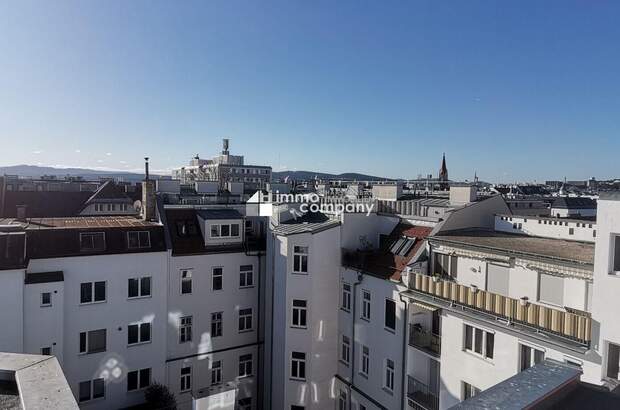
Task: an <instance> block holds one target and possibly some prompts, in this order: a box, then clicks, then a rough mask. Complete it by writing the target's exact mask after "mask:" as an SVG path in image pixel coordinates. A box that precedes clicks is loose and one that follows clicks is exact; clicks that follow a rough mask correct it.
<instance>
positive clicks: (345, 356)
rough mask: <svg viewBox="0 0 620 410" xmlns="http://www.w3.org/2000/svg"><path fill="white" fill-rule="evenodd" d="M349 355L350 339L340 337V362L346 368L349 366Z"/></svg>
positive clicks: (343, 336)
mask: <svg viewBox="0 0 620 410" xmlns="http://www.w3.org/2000/svg"><path fill="white" fill-rule="evenodd" d="M350 355H351V339H349V337H348V336H345V335H342V346H341V350H340V360H342V362H343V363H344V364H346V365H347V366H348V365H349V360H350Z"/></svg>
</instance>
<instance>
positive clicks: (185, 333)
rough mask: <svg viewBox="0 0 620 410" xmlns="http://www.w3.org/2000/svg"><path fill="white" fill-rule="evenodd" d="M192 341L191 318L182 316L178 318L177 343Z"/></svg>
mask: <svg viewBox="0 0 620 410" xmlns="http://www.w3.org/2000/svg"><path fill="white" fill-rule="evenodd" d="M191 341H192V317H191V316H183V317H181V318H179V343H186V342H191Z"/></svg>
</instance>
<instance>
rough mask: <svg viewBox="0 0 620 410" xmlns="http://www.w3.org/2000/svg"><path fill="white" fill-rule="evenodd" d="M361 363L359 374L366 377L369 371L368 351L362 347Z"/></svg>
mask: <svg viewBox="0 0 620 410" xmlns="http://www.w3.org/2000/svg"><path fill="white" fill-rule="evenodd" d="M361 361H362V363H361V366H360V373H361V374H362V375H363V376H366V377H368V372H369V371H370V349H369V348H368V346H362V359H361Z"/></svg>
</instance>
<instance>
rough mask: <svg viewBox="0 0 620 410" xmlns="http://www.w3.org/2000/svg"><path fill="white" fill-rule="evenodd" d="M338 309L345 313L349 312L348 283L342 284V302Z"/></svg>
mask: <svg viewBox="0 0 620 410" xmlns="http://www.w3.org/2000/svg"><path fill="white" fill-rule="evenodd" d="M340 307H341V308H342V310H345V311H347V312H349V311H351V285H350V284H348V283H343V284H342V300H341V303H340Z"/></svg>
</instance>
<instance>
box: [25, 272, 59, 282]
mask: <svg viewBox="0 0 620 410" xmlns="http://www.w3.org/2000/svg"><path fill="white" fill-rule="evenodd" d="M64 280H65V276H64V274H63V272H62V271H56V272H37V273H26V279H24V284H26V285H32V284H35V283H50V282H62V281H64Z"/></svg>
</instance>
